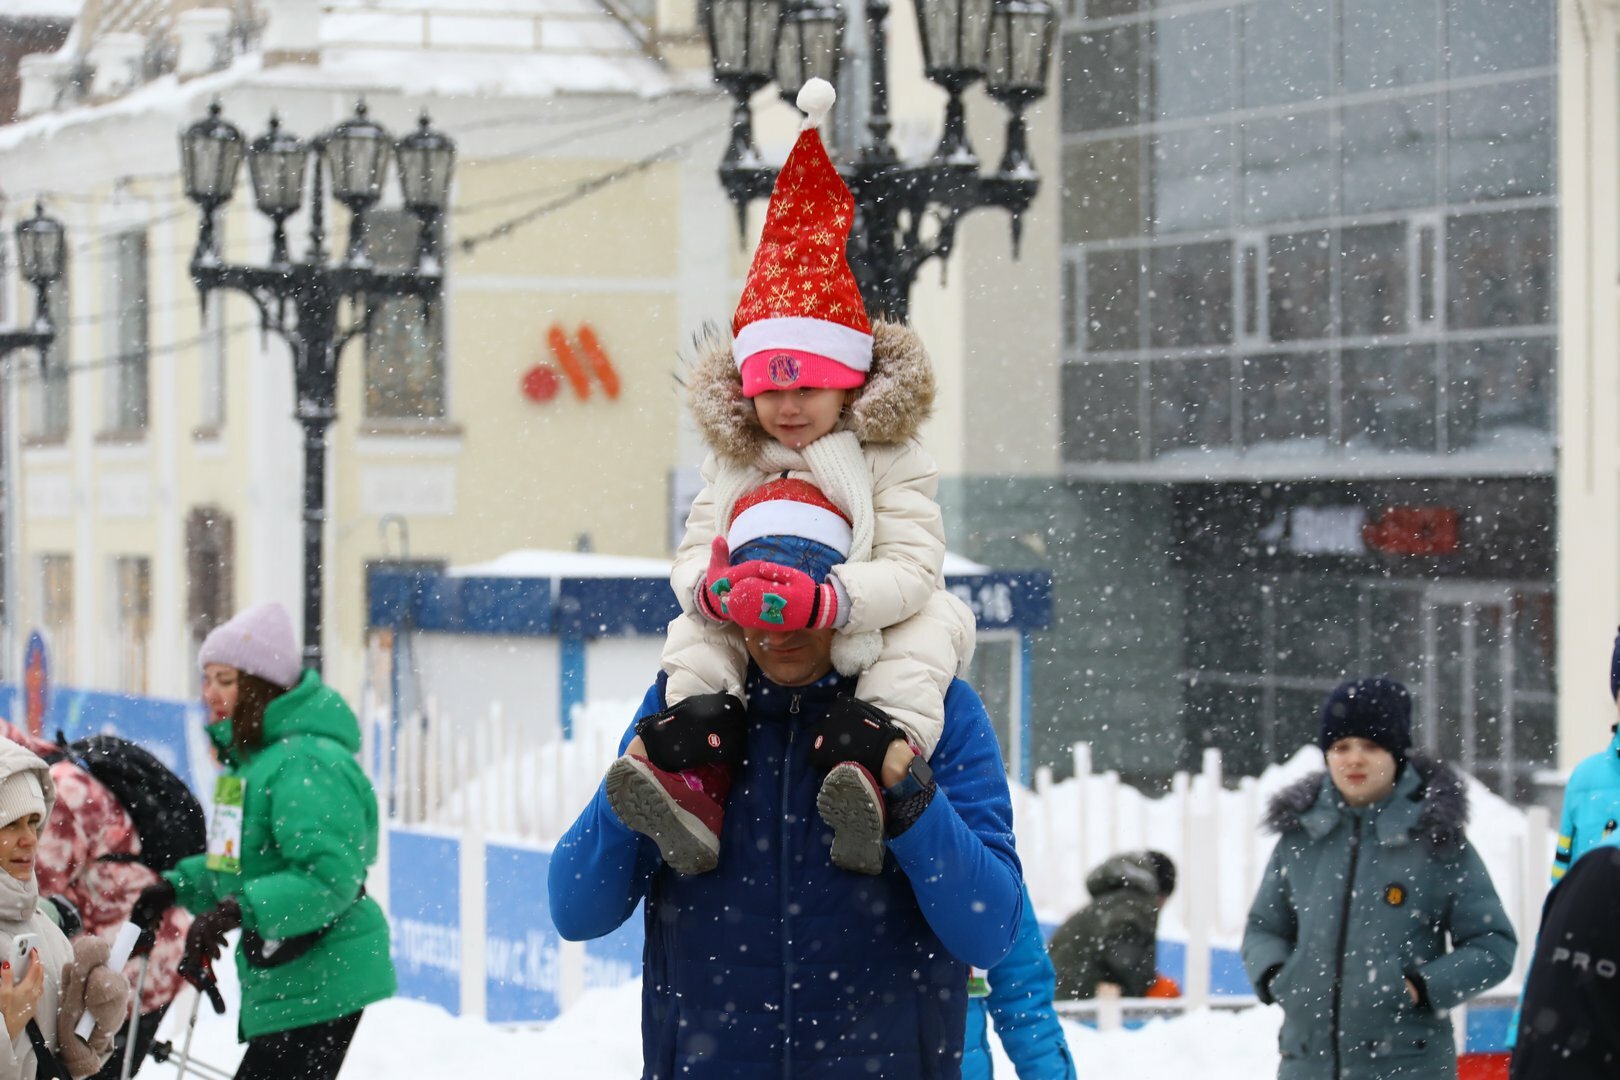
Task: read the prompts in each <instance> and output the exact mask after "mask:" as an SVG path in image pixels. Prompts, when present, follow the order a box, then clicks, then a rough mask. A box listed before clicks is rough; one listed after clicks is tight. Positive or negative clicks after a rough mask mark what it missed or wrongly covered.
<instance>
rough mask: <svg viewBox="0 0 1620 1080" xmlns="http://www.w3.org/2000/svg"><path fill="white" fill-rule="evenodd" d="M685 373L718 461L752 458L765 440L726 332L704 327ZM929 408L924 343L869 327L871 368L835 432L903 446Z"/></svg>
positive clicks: (892, 327) (901, 331) (692, 405)
mask: <svg viewBox="0 0 1620 1080" xmlns="http://www.w3.org/2000/svg"><path fill="white" fill-rule="evenodd" d="M694 347H695V351H696V356H695V357H694V359H693V361H692V363H691V365H690V368H689V370H688V374H687V382H686V391H687V407H688V408H689V409H691V410H692V418H693V419H694V420H695V421H696V422H697V426H698V431H699V432H701V433H702V435H703V439H704V441H705V442H706V443H708V445H709V448H710V449H712V450H713V451H714V452H715V453H716V454H718V455H720V456H721V457H729V458H733V459H735V460H738V461H753V460H755V459H756V458H757V457H758V454H759V447H760V444H761V443H762V442H763V441H764V440H765V439H768V438H769V436H768V435H766V434H765V429H764V428H762V427H760V426H759V420H758V419H757V417H756V416H755V414H754V405H753V402H751V401H749V399H748V398H746V397H743V392H742V375H741V374H740V373H739V372H738V371H737V364H736V361H735V360H734V359H733V358H732V353H731V334H730V333H729V332H728V331H727V330H726V329H725V328H723V327H721V326H717V325H715V324H712V323H711V324H709V325H708V326H706V327H704V329H703V330H702V332H700V333H699V334H698V336H697V339H696V341H695V342H694ZM933 407H934V370H933V367H932V365H930V364H929V362H928V352H927V350H926V349H924V348H923V344H922V339H921V338H919V337H918V336H917V334H916V332H915V331H914V330H912V329H911V327H909V326H906V325H904V324H902V323H892V322H875V323H873V324H872V369H871V370H870V371H869V372H867V377H866V383H865V385H863V386H861V387H860V388H859V389H857V390H856V391H855V399H854V401H852V402H851V403H850V406H849V411H848V413H847V415H846V416H845V417H844V419H843V420H841V421H840V429H842V430H848V431H853V432H854V433H855V437H856V438H857V439H859V440H860V441H861V443H862V444H863V445H869V446H870V445H881V444H887V443H902V442H906V441H907V440H909V439H912V438H914V437H915V436H916V434H917V431H918V429H919V428H921V427H922V423H923V421H924V420H926V419H928V416H929V414H930V413H931V412H932V411H933Z"/></svg>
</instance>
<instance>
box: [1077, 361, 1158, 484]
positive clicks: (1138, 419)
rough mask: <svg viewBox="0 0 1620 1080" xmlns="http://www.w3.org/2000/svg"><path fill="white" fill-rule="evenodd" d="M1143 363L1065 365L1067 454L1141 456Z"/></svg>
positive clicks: (1121, 458)
mask: <svg viewBox="0 0 1620 1080" xmlns="http://www.w3.org/2000/svg"><path fill="white" fill-rule="evenodd" d="M1140 369H1141V365H1140V364H1134V363H1130V362H1125V361H1120V362H1105V363H1093V364H1065V365H1064V367H1063V456H1064V459H1065V460H1067V461H1139V460H1141V457H1142V415H1141V413H1142V405H1141V401H1142V392H1141V386H1140V384H1139V382H1138V379H1139V378H1140V376H1139V374H1138V372H1139V371H1140Z"/></svg>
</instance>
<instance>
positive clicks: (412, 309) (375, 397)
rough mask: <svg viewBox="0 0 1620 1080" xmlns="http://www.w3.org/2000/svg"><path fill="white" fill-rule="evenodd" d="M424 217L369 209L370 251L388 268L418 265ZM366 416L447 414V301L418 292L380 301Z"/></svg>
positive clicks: (369, 341) (370, 336) (369, 348)
mask: <svg viewBox="0 0 1620 1080" xmlns="http://www.w3.org/2000/svg"><path fill="white" fill-rule="evenodd" d="M419 232H420V227H419V223H418V221H417V218H416V217H415V215H413V214H411V213H409V212H408V211H405V210H372V211H371V212H370V213H368V214H367V215H366V236H367V238H368V240H369V243H370V246H371V257H372V260H373V261H374V262H375V263H376V264H377V266H379V267H381V268H384V269H394V270H399V269H405V268H407V267H412V266H415V265H416V244H417V237H418V233H419ZM366 416H367V417H368V418H370V419H373V420H384V419H385V420H442V419H444V416H445V392H444V305H443V304H442V303H439V302H434V303H424V302H423V301H421V300H419V299H417V298H415V297H409V296H406V297H393V298H388V299H381V300H378V301H377V302H376V311H375V313H374V314H373V315H372V322H371V327H370V328H369V329H368V331H367V332H366Z"/></svg>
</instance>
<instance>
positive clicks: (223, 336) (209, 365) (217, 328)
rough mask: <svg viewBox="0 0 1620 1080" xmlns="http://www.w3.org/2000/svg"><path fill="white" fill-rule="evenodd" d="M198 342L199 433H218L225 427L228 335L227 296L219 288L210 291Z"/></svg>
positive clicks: (202, 434) (206, 434)
mask: <svg viewBox="0 0 1620 1080" xmlns="http://www.w3.org/2000/svg"><path fill="white" fill-rule="evenodd" d="M201 331H202V332H201V334H200V339H201V340H199V342H198V349H197V352H198V360H199V364H198V371H197V374H198V382H199V385H198V392H199V396H200V399H201V401H200V405H199V408H198V411H197V434H198V435H201V436H209V435H218V434H219V433H220V431H222V430H223V429H224V427H225V363H226V357H225V350H226V346H227V344H228V341H227V338H228V334H227V332H226V330H225V297H224V295H223V293H222V292H220V291H219V290H216V291H214V292H211V293H209V294H208V300H207V304H206V306H205V307H204V308H203V315H202V327H201Z"/></svg>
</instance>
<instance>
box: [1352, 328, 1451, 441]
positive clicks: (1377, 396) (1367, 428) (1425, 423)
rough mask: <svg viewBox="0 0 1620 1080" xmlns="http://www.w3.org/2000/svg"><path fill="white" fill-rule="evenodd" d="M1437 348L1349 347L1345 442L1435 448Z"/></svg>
mask: <svg viewBox="0 0 1620 1080" xmlns="http://www.w3.org/2000/svg"><path fill="white" fill-rule="evenodd" d="M1434 366H1435V351H1434V349H1432V348H1429V347H1426V346H1425V347H1415V348H1389V349H1382V348H1380V349H1347V350H1346V351H1345V353H1344V427H1345V441H1346V442H1347V443H1348V444H1349V445H1350V446H1352V447H1365V448H1368V449H1374V450H1385V451H1392V452H1394V451H1399V452H1402V453H1419V454H1432V453H1434V451H1435V426H1436V425H1435V398H1436V387H1435V373H1434Z"/></svg>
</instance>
